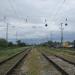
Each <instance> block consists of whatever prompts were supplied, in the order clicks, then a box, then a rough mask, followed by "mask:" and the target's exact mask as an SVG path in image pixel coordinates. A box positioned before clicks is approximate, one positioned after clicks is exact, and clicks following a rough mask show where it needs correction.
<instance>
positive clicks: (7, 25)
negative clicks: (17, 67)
mask: <svg viewBox="0 0 75 75" xmlns="http://www.w3.org/2000/svg"><path fill="white" fill-rule="evenodd" d="M6 19H7V18H6V17H5V16H4V22H5V23H6V41H7V42H8V27H9V24H8V23H7V22H6ZM7 47H8V43H7Z"/></svg>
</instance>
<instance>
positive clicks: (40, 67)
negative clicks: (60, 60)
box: [21, 48, 61, 75]
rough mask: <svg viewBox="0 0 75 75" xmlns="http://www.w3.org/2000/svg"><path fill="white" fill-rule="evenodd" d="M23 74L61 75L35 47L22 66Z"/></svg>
mask: <svg viewBox="0 0 75 75" xmlns="http://www.w3.org/2000/svg"><path fill="white" fill-rule="evenodd" d="M21 75H61V73H60V72H58V71H57V70H56V69H55V67H54V66H53V65H52V64H51V63H49V62H48V61H47V60H46V59H45V58H44V57H43V56H42V55H41V53H39V52H38V50H37V49H36V48H34V49H33V50H32V51H31V53H30V54H29V55H28V57H27V58H26V60H25V62H24V63H23V65H22V66H21Z"/></svg>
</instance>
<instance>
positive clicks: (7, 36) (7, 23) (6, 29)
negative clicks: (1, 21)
mask: <svg viewBox="0 0 75 75" xmlns="http://www.w3.org/2000/svg"><path fill="white" fill-rule="evenodd" d="M8 26H9V24H8V23H7V26H6V40H7V41H8Z"/></svg>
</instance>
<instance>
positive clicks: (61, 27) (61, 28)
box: [60, 23, 64, 47]
mask: <svg viewBox="0 0 75 75" xmlns="http://www.w3.org/2000/svg"><path fill="white" fill-rule="evenodd" d="M60 25H61V27H60V29H61V47H62V46H63V30H64V28H63V23H61V24H60Z"/></svg>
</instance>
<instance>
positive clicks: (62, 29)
mask: <svg viewBox="0 0 75 75" xmlns="http://www.w3.org/2000/svg"><path fill="white" fill-rule="evenodd" d="M65 21H66V23H65V26H67V25H68V24H67V18H66V20H65ZM60 25H61V27H60V30H61V47H63V31H64V27H63V23H61V24H60Z"/></svg>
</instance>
